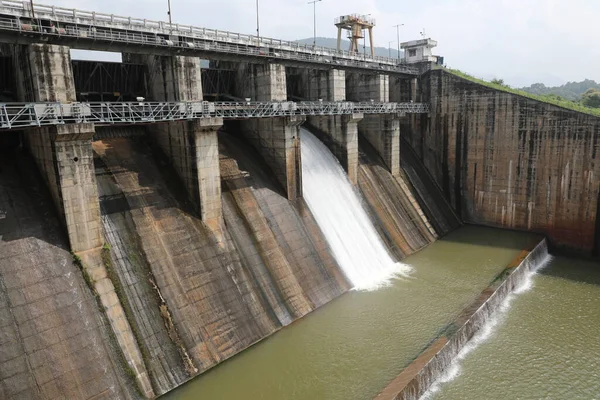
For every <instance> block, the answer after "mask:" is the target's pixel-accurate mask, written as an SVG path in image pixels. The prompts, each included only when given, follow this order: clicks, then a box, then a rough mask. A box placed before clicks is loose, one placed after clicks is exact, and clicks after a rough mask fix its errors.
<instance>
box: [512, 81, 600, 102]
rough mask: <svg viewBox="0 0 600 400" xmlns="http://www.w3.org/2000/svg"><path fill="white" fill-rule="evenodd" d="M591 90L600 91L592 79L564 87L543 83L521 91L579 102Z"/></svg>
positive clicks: (599, 87)
mask: <svg viewBox="0 0 600 400" xmlns="http://www.w3.org/2000/svg"><path fill="white" fill-rule="evenodd" d="M589 89H597V90H600V84H598V83H596V81H593V80H591V79H586V80H584V81H581V82H568V83H566V84H564V85H562V86H554V87H548V86H546V85H544V84H543V83H534V84H533V85H531V86H528V87H524V88H521V90H523V91H525V92H528V93H532V94H538V95H555V96H560V97H562V98H563V99H567V100H573V101H579V100H581V98H582V96H583V94H584V93H585V92H587V91H588V90H589Z"/></svg>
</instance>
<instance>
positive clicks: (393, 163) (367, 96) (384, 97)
mask: <svg viewBox="0 0 600 400" xmlns="http://www.w3.org/2000/svg"><path fill="white" fill-rule="evenodd" d="M346 86H347V88H348V89H347V96H348V100H351V101H367V102H369V101H375V102H388V101H390V80H389V76H387V75H367V74H360V73H351V74H348V78H347V83H346ZM358 131H359V132H360V134H361V135H363V136H364V137H365V138H366V139H367V140H368V141H369V143H370V144H371V145H372V146H373V147H374V148H375V149H376V150H377V151H378V153H379V155H380V156H381V158H382V159H383V161H384V163H385V165H386V166H387V168H388V169H389V171H390V172H391V173H392V175H394V176H398V174H399V173H400V120H399V118H398V116H397V115H365V117H364V118H363V120H362V121H361V122H359V123H358Z"/></svg>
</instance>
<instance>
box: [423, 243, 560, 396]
mask: <svg viewBox="0 0 600 400" xmlns="http://www.w3.org/2000/svg"><path fill="white" fill-rule="evenodd" d="M545 250H546V252H545V254H542V255H541V256H540V257H541V258H540V259H539V260H537V262H536V266H535V268H533V269H530V270H528V271H527V272H526V273H525V275H524V276H523V278H522V280H521V281H520V282H518V283H517V286H516V287H515V288H514V289H513V290H512V292H511V293H509V294H508V295H507V296H506V298H505V299H504V300H503V301H502V303H501V304H500V306H499V308H498V309H497V310H496V312H495V313H494V314H493V315H492V316H491V317H490V319H488V320H487V321H485V323H484V324H483V326H482V327H481V328H480V329H479V331H477V333H476V334H475V335H473V337H472V338H471V340H469V342H468V343H467V344H466V345H465V346H464V347H463V348H462V350H461V351H460V352H459V353H458V354H457V355H456V357H455V358H454V359H453V360H452V363H451V364H450V366H449V367H448V368H447V369H446V370H445V371H444V372H443V373H442V375H440V377H439V378H438V379H437V380H436V381H435V383H434V384H433V385H431V387H430V388H429V389H428V390H427V391H426V392H425V393H424V394H423V396H421V398H420V400H434V399H437V397H436V396H437V395H438V392H439V391H440V390H441V389H442V388H443V387H444V385H446V384H447V383H449V382H451V381H453V380H454V379H456V378H457V377H458V376H460V374H461V364H462V361H463V360H464V359H465V358H466V357H467V356H468V355H469V354H470V353H471V352H472V351H473V350H475V349H477V348H478V347H479V346H480V345H481V344H483V343H485V342H486V341H487V340H488V339H490V338H491V337H492V336H493V335H494V333H496V327H497V326H498V325H499V324H501V323H503V322H504V320H505V319H506V317H507V316H508V312H509V311H510V308H511V304H512V302H513V300H514V299H515V298H517V297H518V296H519V295H520V294H523V293H526V292H529V291H530V290H531V289H532V288H533V286H534V282H533V280H534V278H535V275H536V274H537V273H538V272H539V271H540V270H541V269H543V268H544V267H546V266H547V265H548V264H549V263H550V262H551V261H552V256H551V255H550V254H548V252H547V248H545Z"/></svg>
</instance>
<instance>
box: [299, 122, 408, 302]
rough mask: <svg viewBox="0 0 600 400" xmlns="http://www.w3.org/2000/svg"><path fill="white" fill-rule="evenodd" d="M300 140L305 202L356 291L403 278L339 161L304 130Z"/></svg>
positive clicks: (401, 267)
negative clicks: (396, 278) (399, 277)
mask: <svg viewBox="0 0 600 400" xmlns="http://www.w3.org/2000/svg"><path fill="white" fill-rule="evenodd" d="M300 139H301V143H302V144H301V146H302V188H303V194H304V199H305V200H306V202H307V203H308V206H309V208H310V210H311V211H312V213H313V215H314V216H315V219H316V221H317V224H318V225H319V227H320V228H321V230H322V231H323V234H324V235H325V238H326V239H327V242H328V243H329V246H330V247H331V249H332V250H333V254H334V256H335V258H336V260H337V262H338V263H339V264H340V266H341V267H342V270H343V271H344V274H345V275H346V277H347V278H348V279H349V280H350V282H351V283H352V285H353V286H354V289H356V290H373V289H377V288H379V287H381V286H384V285H386V284H388V283H389V282H390V280H391V279H392V278H395V277H398V276H402V275H404V276H406V274H408V272H410V267H409V266H407V265H405V264H402V263H396V262H394V261H393V260H392V258H391V257H390V255H389V253H388V251H387V249H386V248H385V247H384V245H383V243H381V239H380V238H379V235H378V233H377V231H376V230H375V227H374V226H373V223H372V222H371V220H370V219H369V216H368V215H367V213H366V211H365V210H364V208H363V206H362V204H361V201H360V198H359V197H358V195H357V194H356V192H355V188H354V186H352V184H351V183H350V181H349V180H348V177H347V175H346V172H345V171H344V169H343V168H342V166H341V165H340V164H339V162H338V161H337V159H336V158H335V157H334V156H333V154H331V152H330V151H329V150H328V149H327V147H326V146H325V145H324V144H323V143H321V141H319V139H317V138H316V137H315V136H314V135H313V134H312V133H310V132H309V131H307V130H306V129H301V135H300Z"/></svg>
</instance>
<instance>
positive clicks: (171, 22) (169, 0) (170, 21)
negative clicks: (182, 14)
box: [167, 0, 173, 25]
mask: <svg viewBox="0 0 600 400" xmlns="http://www.w3.org/2000/svg"><path fill="white" fill-rule="evenodd" d="M167 1H168V3H169V11H167V14H168V15H169V25H173V20H172V18H171V0H167Z"/></svg>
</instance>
